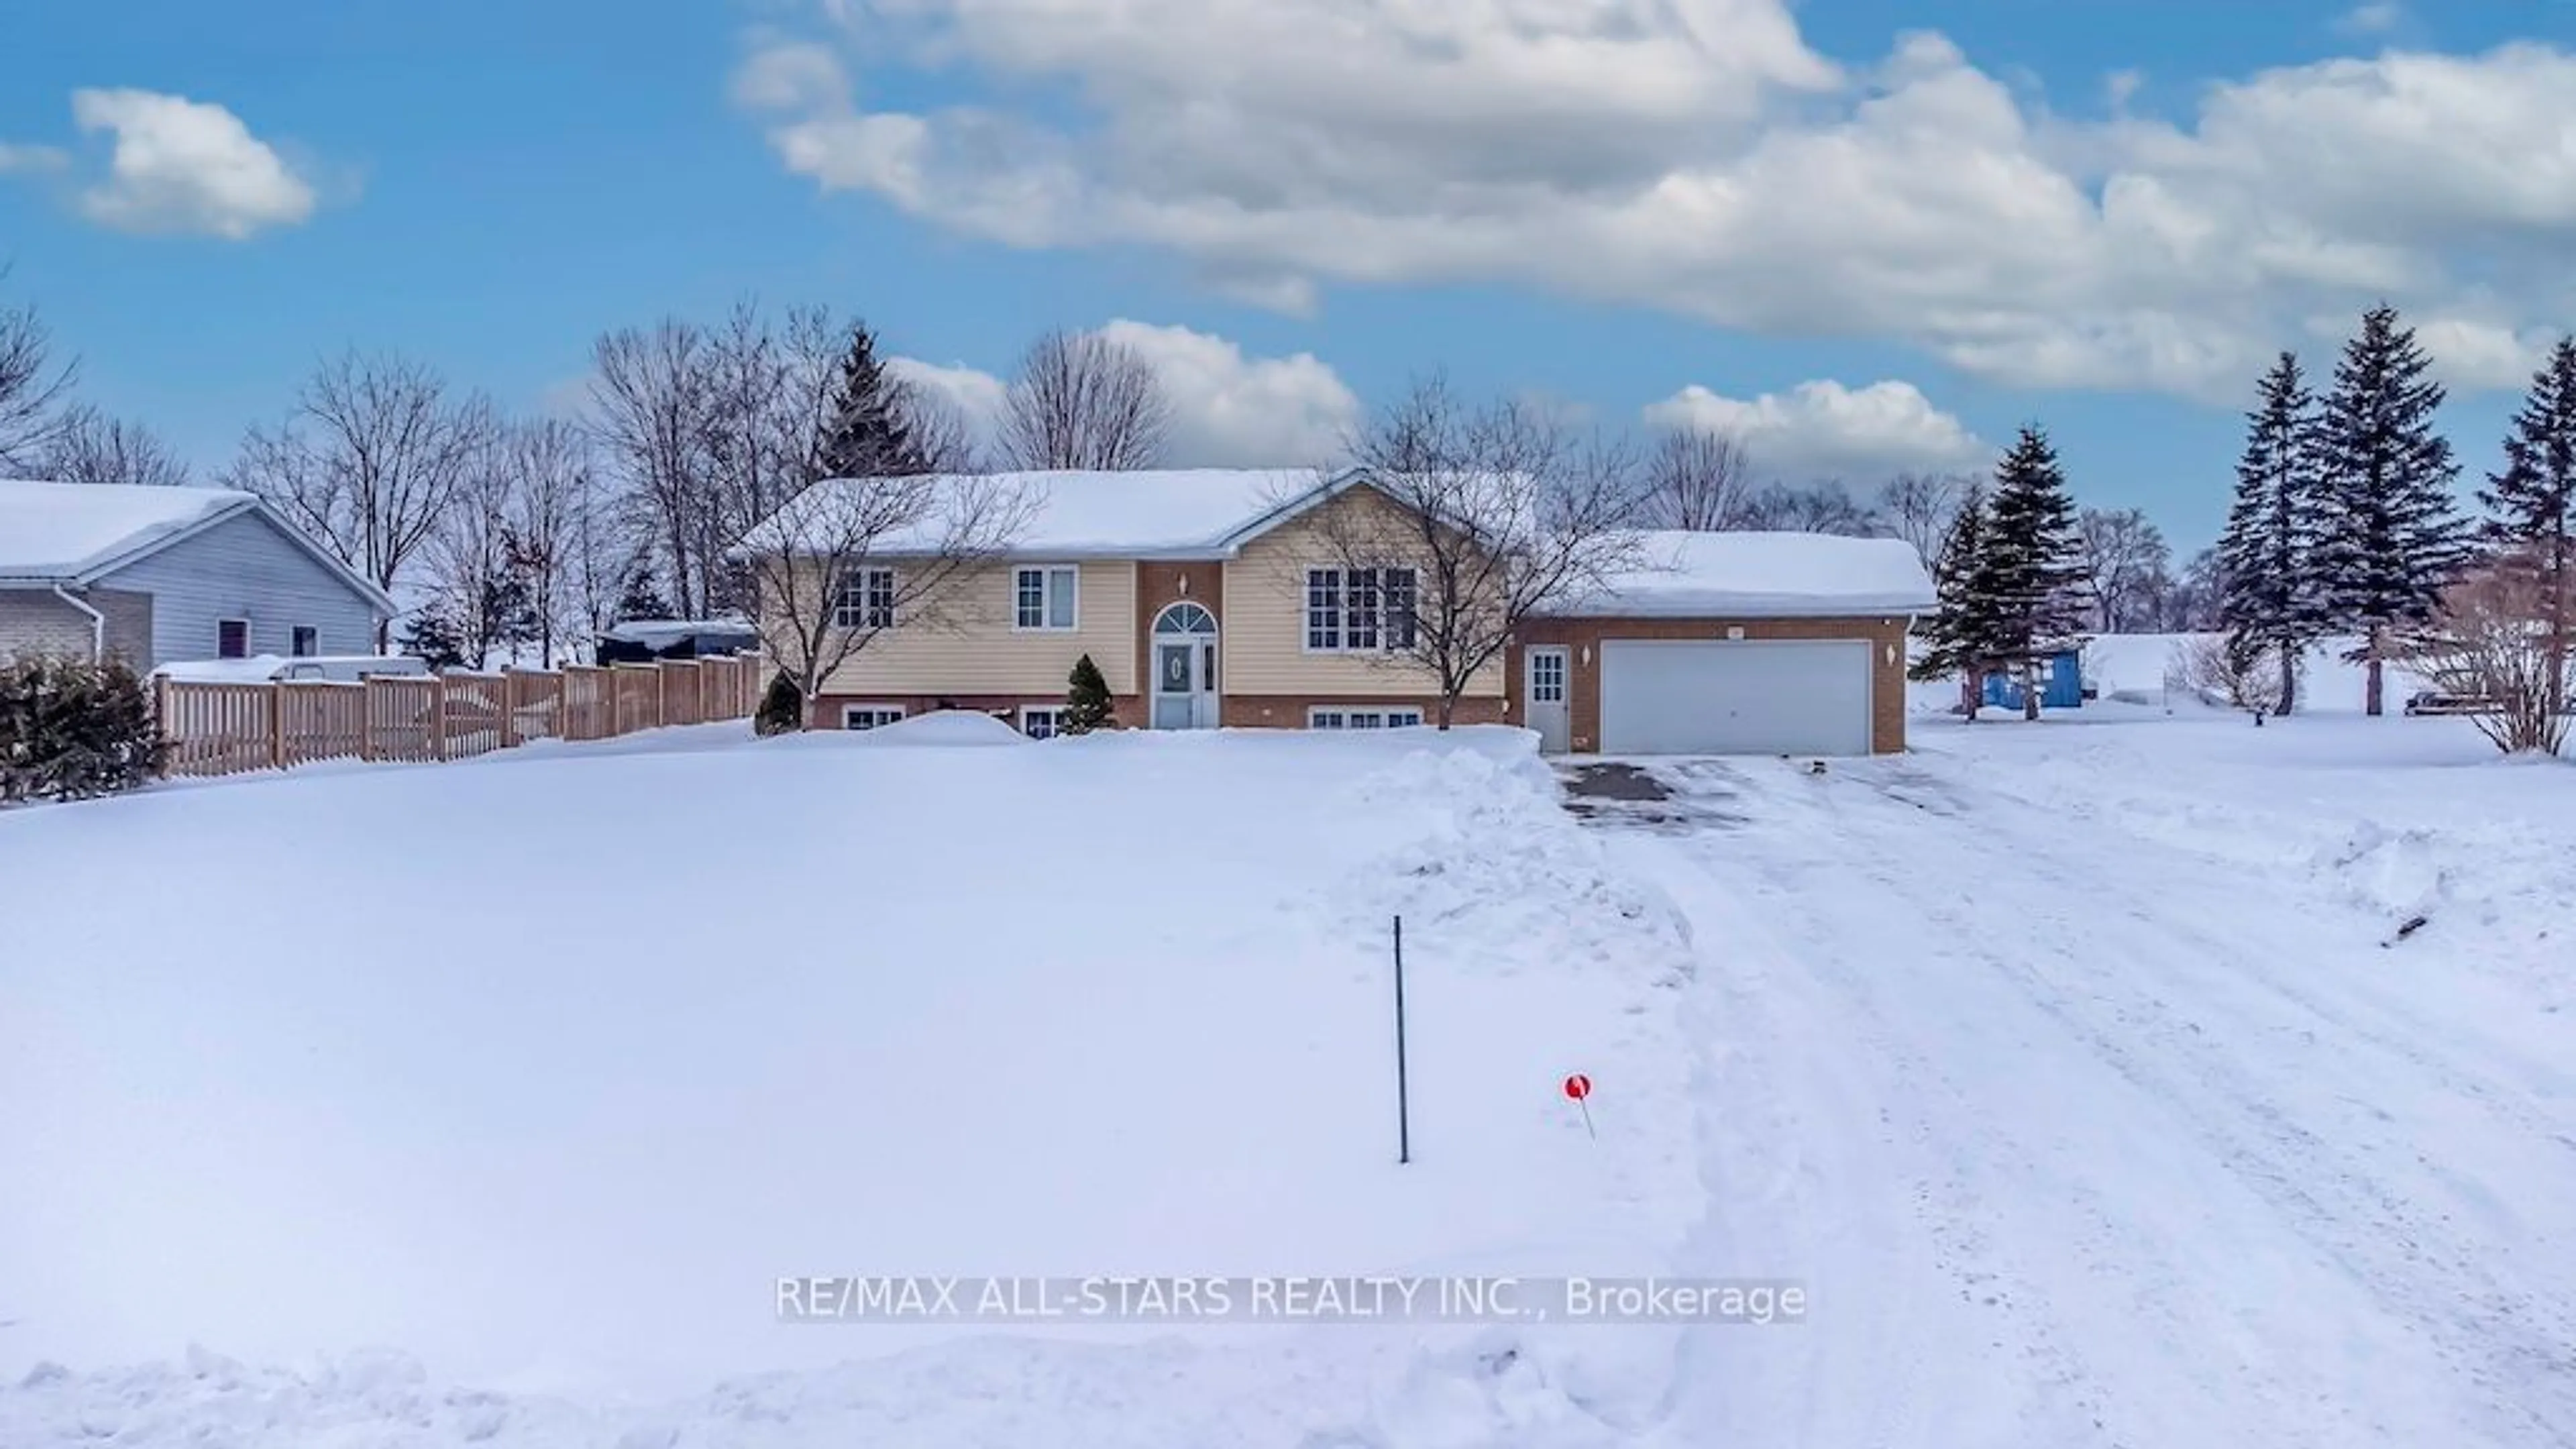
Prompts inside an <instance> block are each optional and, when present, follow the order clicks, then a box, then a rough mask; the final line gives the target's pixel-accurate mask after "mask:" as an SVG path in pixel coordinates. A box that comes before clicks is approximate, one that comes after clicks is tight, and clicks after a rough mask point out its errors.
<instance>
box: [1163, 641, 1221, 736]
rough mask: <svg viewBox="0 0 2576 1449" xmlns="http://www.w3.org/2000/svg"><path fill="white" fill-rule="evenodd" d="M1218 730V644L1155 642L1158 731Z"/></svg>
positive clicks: (1214, 642)
mask: <svg viewBox="0 0 2576 1449" xmlns="http://www.w3.org/2000/svg"><path fill="white" fill-rule="evenodd" d="M1215 727H1216V641H1215V640H1213V639H1157V640H1155V641H1154V728H1156V729H1158V730H1204V729H1214V728H1215Z"/></svg>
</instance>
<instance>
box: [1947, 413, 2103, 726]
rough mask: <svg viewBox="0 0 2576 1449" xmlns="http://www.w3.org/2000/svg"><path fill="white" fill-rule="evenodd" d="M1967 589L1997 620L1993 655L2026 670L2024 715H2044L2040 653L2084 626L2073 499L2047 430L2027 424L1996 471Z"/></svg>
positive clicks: (2058, 645)
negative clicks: (2041, 710)
mask: <svg viewBox="0 0 2576 1449" xmlns="http://www.w3.org/2000/svg"><path fill="white" fill-rule="evenodd" d="M1983 533H1984V535H1985V536H1984V540H1983V543H1984V547H1983V549H1982V551H1981V553H1980V555H1979V558H1978V562H1977V565H1976V567H1975V568H1974V569H1973V570H1972V571H1971V574H1970V577H1969V580H1968V583H1967V590H1968V593H1969V594H1970V596H1971V597H1973V598H1975V599H1977V600H1978V601H1979V603H1978V607H1979V609H1981V610H1984V611H1987V612H1989V613H1990V615H1991V618H1992V620H1993V629H1994V632H1993V637H1992V644H1993V654H1992V657H1993V658H1994V659H1995V660H1996V661H1998V662H2008V663H2011V664H2013V665H2014V666H2015V667H2017V668H2018V669H2019V670H2020V671H2021V686H2022V688H2021V697H2022V718H2024V719H2037V718H2039V680H2038V677H2037V675H2038V664H2039V656H2040V655H2041V654H2044V653H2046V652H2048V651H2049V650H2052V649H2058V648H2064V647H2066V646H2068V645H2070V644H2072V643H2074V642H2076V639H2077V637H2078V634H2079V632H2080V631H2081V629H2082V627H2083V622H2084V608H2083V600H2082V598H2081V597H2080V596H2079V585H2080V584H2081V582H2082V580H2083V577H2084V569H2083V552H2082V545H2081V542H2080V540H2079V539H2078V538H2077V536H2076V531H2075V500H2074V499H2072V498H2071V497H2069V496H2068V495H2067V492H2066V474H2065V471H2064V470H2063V469H2061V468H2060V467H2059V466H2058V462H2057V450H2056V448H2054V447H2053V446H2051V445H2050V443H2049V441H2048V434H2047V433H2046V432H2044V431H2043V430H2041V429H2039V428H2037V427H2026V428H2023V429H2022V430H2021V436H2020V438H2018V439H2017V440H2015V441H2014V443H2013V446H2012V450H2011V451H2010V452H2008V453H2006V454H2005V455H2004V459H2003V462H2002V463H2001V464H2000V465H1998V466H1997V468H1996V469H1995V501H1994V506H1993V508H1992V510H1991V511H1990V512H1989V513H1988V515H1987V518H1986V522H1985V525H1984V528H1983Z"/></svg>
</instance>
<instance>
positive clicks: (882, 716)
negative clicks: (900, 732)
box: [841, 704, 903, 730]
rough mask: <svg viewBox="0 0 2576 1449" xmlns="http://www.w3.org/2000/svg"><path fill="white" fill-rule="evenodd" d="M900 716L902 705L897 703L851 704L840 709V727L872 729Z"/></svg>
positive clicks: (887, 723)
mask: <svg viewBox="0 0 2576 1449" xmlns="http://www.w3.org/2000/svg"><path fill="white" fill-rule="evenodd" d="M902 718H903V706H901V705H899V704H853V705H848V706H845V707H844V708H843V709H842V710H841V728H843V729H845V730H872V729H878V728H882V727H883V726H886V725H890V724H893V723H895V722H896V721H898V720H901V719H902Z"/></svg>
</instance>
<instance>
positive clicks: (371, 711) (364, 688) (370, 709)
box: [358, 674, 381, 760]
mask: <svg viewBox="0 0 2576 1449" xmlns="http://www.w3.org/2000/svg"><path fill="white" fill-rule="evenodd" d="M380 677H381V676H378V675H373V674H369V675H365V676H362V677H361V678H360V679H359V680H358V758H359V759H361V760H373V759H374V758H375V757H376V680H377V679H378V678H380Z"/></svg>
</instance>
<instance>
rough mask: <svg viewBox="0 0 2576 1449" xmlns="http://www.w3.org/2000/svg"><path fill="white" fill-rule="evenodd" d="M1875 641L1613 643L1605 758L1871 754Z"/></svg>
mask: <svg viewBox="0 0 2576 1449" xmlns="http://www.w3.org/2000/svg"><path fill="white" fill-rule="evenodd" d="M1869 651H1870V645H1869V643H1868V641H1866V640H1861V639H1822V640H1799V641H1795V642H1789V641H1782V642H1771V641H1757V640H1742V641H1738V640H1723V641H1721V640H1706V639H1611V640H1605V641H1603V643H1602V645H1601V752H1602V753H1603V754H1609V755H1865V754H1868V753H1869V735H1870V729H1869V726H1870V709H1869V693H1870V668H1869Z"/></svg>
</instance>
